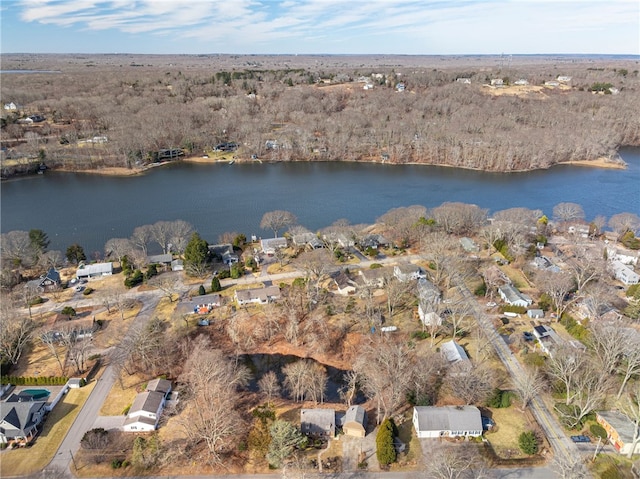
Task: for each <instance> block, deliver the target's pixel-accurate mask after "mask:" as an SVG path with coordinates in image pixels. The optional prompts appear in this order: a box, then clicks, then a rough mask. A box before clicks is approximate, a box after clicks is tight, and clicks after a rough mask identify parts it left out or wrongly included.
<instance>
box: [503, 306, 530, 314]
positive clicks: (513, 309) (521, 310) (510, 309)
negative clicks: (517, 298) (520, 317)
mask: <svg viewBox="0 0 640 479" xmlns="http://www.w3.org/2000/svg"><path fill="white" fill-rule="evenodd" d="M500 311H501V312H503V313H516V314H525V313H526V312H527V308H525V307H524V306H512V305H510V304H503V305H502V306H500Z"/></svg>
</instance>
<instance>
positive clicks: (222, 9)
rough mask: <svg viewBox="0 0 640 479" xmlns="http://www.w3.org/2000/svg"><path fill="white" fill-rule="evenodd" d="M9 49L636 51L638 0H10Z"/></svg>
mask: <svg viewBox="0 0 640 479" xmlns="http://www.w3.org/2000/svg"><path fill="white" fill-rule="evenodd" d="M0 15H1V19H0V20H1V24H0V26H1V30H2V33H1V37H0V40H1V45H0V52H2V53H151V54H154V53H155V54H163V53H164V54H169V53H170V54H207V53H236V54H406V55H454V54H455V55H463V54H501V53H507V54H544V53H573V54H594V53H595V54H627V55H628V54H633V55H638V54H640V2H639V1H638V0H606V1H599V0H598V1H596V0H593V1H583V0H570V1H559V0H527V1H524V0H523V1H519V0H478V1H473V0H466V1H463V0H440V1H428V0H415V1H413V0H2V2H1V3H0Z"/></svg>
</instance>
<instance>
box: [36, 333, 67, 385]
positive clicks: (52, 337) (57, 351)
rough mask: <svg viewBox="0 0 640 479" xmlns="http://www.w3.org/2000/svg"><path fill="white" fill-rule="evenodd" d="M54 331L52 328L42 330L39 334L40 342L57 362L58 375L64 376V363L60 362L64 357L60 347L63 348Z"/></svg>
mask: <svg viewBox="0 0 640 479" xmlns="http://www.w3.org/2000/svg"><path fill="white" fill-rule="evenodd" d="M55 333H56V332H55V331H54V330H49V331H46V332H43V333H42V334H40V342H41V343H42V344H43V345H44V346H45V347H46V348H47V349H48V350H49V352H50V353H51V355H52V356H53V357H54V358H55V360H56V362H57V363H58V367H59V368H60V376H64V364H63V363H62V361H63V359H64V357H63V356H62V355H61V349H64V348H63V347H62V346H61V345H60V341H59V338H58V337H57V335H56V334H55Z"/></svg>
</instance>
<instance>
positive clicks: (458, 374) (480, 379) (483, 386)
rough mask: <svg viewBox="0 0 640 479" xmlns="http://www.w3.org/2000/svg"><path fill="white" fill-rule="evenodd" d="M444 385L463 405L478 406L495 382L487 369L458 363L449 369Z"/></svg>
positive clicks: (491, 389) (486, 396)
mask: <svg viewBox="0 0 640 479" xmlns="http://www.w3.org/2000/svg"><path fill="white" fill-rule="evenodd" d="M446 383H447V385H448V386H449V389H451V392H452V394H453V395H454V396H456V397H457V398H460V399H462V401H464V403H465V404H478V403H481V402H483V401H485V400H486V399H487V398H488V397H489V394H490V393H491V391H493V388H494V383H495V381H494V377H493V374H492V372H491V371H490V370H489V369H488V368H487V367H484V366H469V365H467V364H462V363H458V364H456V365H454V366H452V367H451V368H450V369H449V372H448V373H447V377H446Z"/></svg>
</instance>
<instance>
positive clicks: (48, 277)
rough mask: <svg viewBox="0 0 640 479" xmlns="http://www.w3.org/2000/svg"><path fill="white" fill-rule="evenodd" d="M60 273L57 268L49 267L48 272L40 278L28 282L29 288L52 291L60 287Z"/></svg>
mask: <svg viewBox="0 0 640 479" xmlns="http://www.w3.org/2000/svg"><path fill="white" fill-rule="evenodd" d="M60 284H61V280H60V273H59V272H58V271H57V270H56V269H55V268H53V267H52V268H49V270H48V271H47V274H44V275H42V276H40V277H39V278H38V279H34V280H32V281H29V282H27V288H31V289H32V290H34V291H38V292H44V291H51V290H53V289H56V288H58V287H60Z"/></svg>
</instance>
